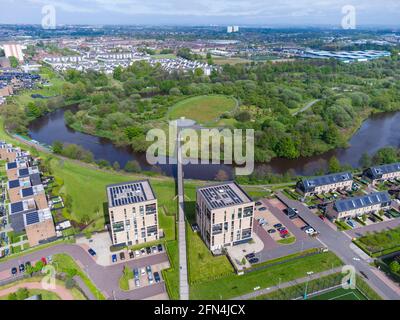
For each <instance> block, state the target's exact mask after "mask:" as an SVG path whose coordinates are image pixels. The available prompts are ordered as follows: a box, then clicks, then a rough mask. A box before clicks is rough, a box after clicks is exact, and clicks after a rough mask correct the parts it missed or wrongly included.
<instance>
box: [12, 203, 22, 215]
mask: <svg viewBox="0 0 400 320" xmlns="http://www.w3.org/2000/svg"><path fill="white" fill-rule="evenodd" d="M21 211H24V204H23V202H15V203H11V213H17V212H21Z"/></svg>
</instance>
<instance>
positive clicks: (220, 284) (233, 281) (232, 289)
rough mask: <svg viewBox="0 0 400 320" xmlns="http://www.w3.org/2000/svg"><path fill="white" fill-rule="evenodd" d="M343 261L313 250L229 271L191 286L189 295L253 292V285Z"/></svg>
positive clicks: (298, 275) (206, 296)
mask: <svg viewBox="0 0 400 320" xmlns="http://www.w3.org/2000/svg"><path fill="white" fill-rule="evenodd" d="M340 265H342V262H341V261H340V260H339V258H337V257H336V256H335V255H334V254H333V253H331V252H325V253H321V254H316V255H312V256H308V257H304V258H302V259H298V260H294V261H289V262H286V263H282V264H279V265H274V266H270V267H268V268H266V269H262V270H258V271H254V272H250V273H246V274H244V275H242V276H238V275H231V276H227V277H223V278H220V279H217V280H214V281H208V282H203V283H199V284H195V285H192V286H191V291H190V298H191V299H195V300H198V299H211V300H219V299H230V298H234V297H238V296H240V295H243V294H246V293H249V292H252V291H253V290H254V288H255V287H260V288H267V287H271V286H274V285H278V283H279V280H280V281H281V283H284V282H287V281H292V280H295V279H298V278H302V277H305V276H306V275H307V272H309V271H313V272H314V273H318V272H321V271H324V270H329V269H332V268H335V267H338V266H340Z"/></svg>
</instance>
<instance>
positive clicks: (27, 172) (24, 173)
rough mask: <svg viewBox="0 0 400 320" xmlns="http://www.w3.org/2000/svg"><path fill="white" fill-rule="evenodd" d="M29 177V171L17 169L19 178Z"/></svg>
mask: <svg viewBox="0 0 400 320" xmlns="http://www.w3.org/2000/svg"><path fill="white" fill-rule="evenodd" d="M28 175H29V169H26V168H25V169H19V170H18V176H19V177H26V176H28Z"/></svg>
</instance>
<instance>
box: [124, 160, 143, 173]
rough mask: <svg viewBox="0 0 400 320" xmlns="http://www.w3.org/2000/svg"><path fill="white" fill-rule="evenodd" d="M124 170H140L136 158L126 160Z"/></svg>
mask: <svg viewBox="0 0 400 320" xmlns="http://www.w3.org/2000/svg"><path fill="white" fill-rule="evenodd" d="M124 170H125V171H126V172H140V170H141V169H140V164H139V162H137V161H136V160H131V161H128V162H127V163H126V165H125V168H124Z"/></svg>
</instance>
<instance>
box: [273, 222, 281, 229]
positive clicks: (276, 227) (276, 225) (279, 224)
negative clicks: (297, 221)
mask: <svg viewBox="0 0 400 320" xmlns="http://www.w3.org/2000/svg"><path fill="white" fill-rule="evenodd" d="M274 228H275V229H278V228H282V224H281V223H277V224H274Z"/></svg>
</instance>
